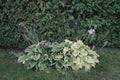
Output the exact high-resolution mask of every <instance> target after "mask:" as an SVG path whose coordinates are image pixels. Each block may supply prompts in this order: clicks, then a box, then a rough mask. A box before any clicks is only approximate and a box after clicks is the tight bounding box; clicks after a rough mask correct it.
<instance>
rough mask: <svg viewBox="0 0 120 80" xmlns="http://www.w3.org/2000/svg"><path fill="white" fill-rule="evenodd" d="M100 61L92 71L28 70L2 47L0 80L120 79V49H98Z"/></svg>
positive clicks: (0, 52)
mask: <svg viewBox="0 0 120 80" xmlns="http://www.w3.org/2000/svg"><path fill="white" fill-rule="evenodd" d="M96 51H97V53H99V55H100V58H99V60H100V63H99V64H97V65H96V67H95V68H92V69H91V70H90V71H88V72H85V71H82V70H80V71H67V72H65V74H61V73H59V72H58V71H56V70H54V69H49V72H48V71H34V70H27V69H26V68H25V67H24V66H23V65H22V64H19V63H17V59H16V58H14V57H13V56H11V55H8V52H9V51H7V50H4V49H0V80H120V50H119V49H113V48H104V49H102V50H100V51H99V50H98V49H97V50H96Z"/></svg>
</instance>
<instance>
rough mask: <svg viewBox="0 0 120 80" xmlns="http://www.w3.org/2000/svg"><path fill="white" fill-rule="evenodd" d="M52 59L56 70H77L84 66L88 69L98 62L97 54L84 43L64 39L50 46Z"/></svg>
mask: <svg viewBox="0 0 120 80" xmlns="http://www.w3.org/2000/svg"><path fill="white" fill-rule="evenodd" d="M51 51H52V54H51V56H52V59H53V61H54V63H55V67H56V68H57V69H58V70H61V69H62V70H68V69H72V70H79V69H83V68H85V70H90V69H91V67H95V65H96V63H98V62H99V60H98V59H97V58H98V57H99V55H98V54H97V53H96V52H95V51H92V50H91V49H90V48H89V47H88V46H86V45H84V43H83V42H82V41H81V40H78V41H77V42H72V41H69V40H65V42H62V43H60V44H57V45H55V46H54V47H52V50H51Z"/></svg>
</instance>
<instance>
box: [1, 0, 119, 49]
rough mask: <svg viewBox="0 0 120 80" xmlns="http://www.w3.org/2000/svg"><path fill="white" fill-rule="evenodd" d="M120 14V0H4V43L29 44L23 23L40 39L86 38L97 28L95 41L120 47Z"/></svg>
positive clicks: (2, 7) (2, 17)
mask: <svg viewBox="0 0 120 80" xmlns="http://www.w3.org/2000/svg"><path fill="white" fill-rule="evenodd" d="M119 14H120V0H0V46H2V47H18V46H19V47H23V46H24V45H26V44H25V41H24V39H23V38H22V36H21V35H22V28H21V27H20V26H18V23H19V22H23V23H24V24H25V25H26V26H28V27H30V28H35V29H36V30H37V34H38V35H39V39H40V40H43V39H45V40H49V41H63V39H66V38H67V39H70V40H75V39H84V37H85V36H86V35H85V33H87V30H88V29H90V28H95V29H96V35H95V37H94V39H93V40H92V42H91V44H94V45H95V44H96V43H98V42H99V44H98V45H99V46H101V45H102V44H103V42H104V41H108V44H107V46H109V47H120V15H119ZM107 32H108V35H107V36H105V37H104V35H105V34H106V33H107ZM103 37H104V39H103Z"/></svg>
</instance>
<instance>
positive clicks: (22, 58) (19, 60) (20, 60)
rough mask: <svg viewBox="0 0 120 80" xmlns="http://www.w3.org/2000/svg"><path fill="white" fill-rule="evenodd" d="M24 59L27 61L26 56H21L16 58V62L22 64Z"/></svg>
mask: <svg viewBox="0 0 120 80" xmlns="http://www.w3.org/2000/svg"><path fill="white" fill-rule="evenodd" d="M26 59H27V56H26V55H22V56H20V57H19V58H18V62H20V63H21V62H23V64H24V62H25V61H26Z"/></svg>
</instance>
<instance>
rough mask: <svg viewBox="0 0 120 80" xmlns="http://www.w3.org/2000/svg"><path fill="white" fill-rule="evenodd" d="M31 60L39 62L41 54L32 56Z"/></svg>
mask: <svg viewBox="0 0 120 80" xmlns="http://www.w3.org/2000/svg"><path fill="white" fill-rule="evenodd" d="M30 58H31V59H33V60H35V61H37V60H38V59H40V54H37V55H32V56H31V57H30Z"/></svg>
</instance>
